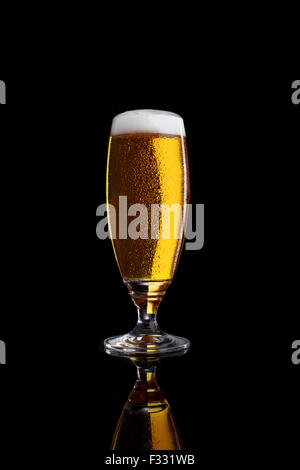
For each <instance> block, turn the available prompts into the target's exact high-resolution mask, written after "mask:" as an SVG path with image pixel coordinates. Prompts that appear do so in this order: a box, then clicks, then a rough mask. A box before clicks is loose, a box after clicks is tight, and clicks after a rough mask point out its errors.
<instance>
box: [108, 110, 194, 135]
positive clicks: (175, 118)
mask: <svg viewBox="0 0 300 470" xmlns="http://www.w3.org/2000/svg"><path fill="white" fill-rule="evenodd" d="M141 133H153V134H171V135H180V136H185V128H184V123H183V119H182V117H181V116H179V114H175V113H171V112H169V111H160V110H157V109H135V110H134V111H126V112H125V113H121V114H118V115H117V116H115V117H114V119H113V122H112V126H111V135H121V134H141Z"/></svg>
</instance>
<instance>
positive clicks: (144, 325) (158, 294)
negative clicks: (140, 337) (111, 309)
mask: <svg viewBox="0 0 300 470" xmlns="http://www.w3.org/2000/svg"><path fill="white" fill-rule="evenodd" d="M125 283H126V285H127V288H128V290H129V294H130V296H131V298H132V300H133V302H134V304H135V306H136V307H137V311H138V321H137V324H136V326H135V328H134V330H133V332H134V333H140V334H155V333H158V334H161V333H162V332H161V330H160V329H159V326H158V324H157V320H156V316H157V309H158V306H159V304H160V302H161V301H162V299H163V297H164V295H165V293H166V290H167V288H168V287H169V285H170V281H125Z"/></svg>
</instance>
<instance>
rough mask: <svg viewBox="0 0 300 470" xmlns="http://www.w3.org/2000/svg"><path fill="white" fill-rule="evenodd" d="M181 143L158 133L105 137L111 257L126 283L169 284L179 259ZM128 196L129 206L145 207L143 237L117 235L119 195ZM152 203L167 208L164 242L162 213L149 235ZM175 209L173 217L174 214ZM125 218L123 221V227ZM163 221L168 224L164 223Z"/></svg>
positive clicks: (183, 185) (184, 198) (183, 176)
mask: <svg viewBox="0 0 300 470" xmlns="http://www.w3.org/2000/svg"><path fill="white" fill-rule="evenodd" d="M187 174H188V163H187V150H186V139H185V137H182V136H176V135H163V134H150V133H149V134H148V133H139V134H124V135H114V136H111V137H110V143H109V157H108V169H107V201H108V203H110V204H112V205H113V206H114V207H115V209H116V231H115V235H116V238H115V239H113V247H114V251H115V256H116V259H117V261H118V265H119V269H120V272H121V275H122V277H123V278H124V279H128V280H133V279H134V280H152V281H160V280H170V279H172V278H173V275H174V272H175V270H176V267H177V263H178V260H179V257H180V253H181V249H182V245H183V241H184V235H183V229H184V224H185V222H186V204H187V203H188V200H189V184H188V178H187ZM123 195H124V196H127V205H128V208H129V207H130V206H132V205H133V204H143V205H144V206H145V207H146V209H147V215H146V220H145V219H144V220H143V214H142V221H143V222H144V224H145V225H146V227H147V233H146V234H145V236H148V238H144V239H143V238H137V239H131V238H130V236H128V234H127V238H126V239H121V238H120V237H119V229H120V227H119V216H120V214H119V211H120V207H119V196H123ZM153 205H159V206H162V205H167V206H168V207H169V208H170V207H171V209H172V207H173V208H174V210H171V211H170V219H169V220H170V234H169V237H168V238H163V234H162V230H163V217H164V211H161V212H160V213H159V214H158V216H159V219H158V227H157V229H158V230H157V233H156V234H155V238H151V235H152V236H153V226H151V221H153V217H151V214H152V215H153V209H152V206H153ZM176 210H177V211H178V213H176ZM129 223H130V216H129V217H128V224H129ZM166 223H168V220H166Z"/></svg>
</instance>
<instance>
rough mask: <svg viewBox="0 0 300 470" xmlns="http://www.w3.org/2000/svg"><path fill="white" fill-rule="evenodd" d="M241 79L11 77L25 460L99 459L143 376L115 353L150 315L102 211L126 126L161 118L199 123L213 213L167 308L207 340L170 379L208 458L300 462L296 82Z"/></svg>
mask: <svg viewBox="0 0 300 470" xmlns="http://www.w3.org/2000/svg"><path fill="white" fill-rule="evenodd" d="M0 70H1V74H2V73H3V72H2V69H0ZM170 77H171V78H170ZM244 77H245V76H244V75H240V76H239V75H238V74H235V75H232V76H230V75H222V77H221V78H217V79H216V78H211V77H205V76H203V75H201V74H199V76H197V77H195V75H193V78H191V79H190V78H189V76H188V77H185V79H184V80H183V79H181V78H180V77H178V76H176V75H173V74H171V73H170V74H169V75H164V76H157V75H155V77H154V78H153V77H148V79H147V80H146V79H145V75H143V74H142V75H141V76H134V77H133V78H132V77H130V78H129V79H128V77H127V80H119V79H118V78H116V77H114V78H112V79H111V80H108V81H107V82H108V83H107V82H106V81H105V83H104V82H102V81H101V77H100V74H96V75H93V74H88V75H84V76H83V77H82V76H80V77H77V78H78V79H77V80H76V83H74V82H70V81H69V80H68V79H67V78H61V79H60V81H59V83H56V86H55V87H54V86H53V82H52V81H48V80H47V81H45V82H44V81H43V80H41V79H40V77H39V78H38V79H37V78H35V79H34V78H32V77H31V78H30V79H29V78H28V77H27V79H26V77H24V76H22V80H21V79H20V77H19V78H16V77H7V76H4V74H3V75H1V77H0V78H1V79H4V80H6V83H7V99H8V103H7V106H6V107H5V108H4V107H2V108H1V142H2V144H1V147H2V149H1V154H2V155H1V157H2V175H1V177H2V183H3V184H2V186H1V189H2V214H3V216H4V217H3V220H5V223H4V226H3V231H2V234H3V237H4V241H3V257H4V258H5V262H4V263H3V266H4V267H3V271H4V272H3V278H4V280H3V308H2V309H1V310H2V312H1V325H0V326H1V330H0V333H1V334H0V337H1V339H3V340H5V341H6V343H7V365H6V366H5V367H1V376H2V377H1V392H2V393H3V398H2V400H3V403H5V408H4V409H5V412H7V416H6V414H5V417H7V427H6V430H7V431H6V437H8V438H12V437H13V436H17V437H19V438H20V439H19V440H18V442H20V446H22V448H23V443H24V449H25V447H26V453H28V455H30V453H31V451H32V450H33V449H34V447H35V446H38V447H39V448H43V447H44V446H45V448H46V449H47V450H46V455H47V456H48V458H49V459H50V458H51V456H52V457H54V456H55V455H56V453H57V451H58V450H62V451H63V453H62V455H63V457H61V458H65V459H66V461H69V459H73V458H74V457H75V458H76V459H77V458H79V456H82V457H83V461H84V462H85V463H86V464H89V463H90V464H91V463H92V462H93V463H94V464H97V462H100V461H102V456H103V455H106V454H107V453H108V449H109V446H110V442H111V439H112V435H113V432H114V428H115V425H116V423H117V420H118V417H119V415H120V413H121V410H122V406H123V404H124V403H125V401H126V399H127V396H128V394H129V392H130V390H131V388H132V386H133V384H134V381H135V369H134V366H133V365H132V364H130V362H129V361H126V360H120V359H116V358H112V357H108V356H105V355H104V354H103V352H102V351H101V344H102V342H103V339H104V338H105V337H107V336H111V335H117V334H121V333H124V332H127V331H129V330H130V329H131V327H132V326H133V325H134V324H135V320H136V313H135V307H134V305H133V303H132V302H131V300H130V298H129V296H128V294H127V290H126V287H125V285H123V282H122V280H121V277H120V274H119V272H118V268H117V264H116V262H115V260H114V256H113V250H112V247H111V244H110V241H109V240H106V241H100V240H98V239H97V237H96V234H95V230H96V225H97V222H98V221H99V218H97V217H96V218H95V219H94V216H95V212H96V208H97V207H98V205H99V204H101V203H103V202H104V201H105V171H106V156H107V144H108V137H109V131H110V125H111V120H112V118H113V116H114V115H115V114H117V113H118V112H121V111H125V110H128V109H134V108H157V109H166V110H170V111H174V112H177V113H179V114H181V115H182V117H183V118H184V121H185V127H186V132H187V145H188V152H189V162H190V176H191V202H192V203H194V204H195V203H204V204H205V245H204V247H203V249H202V250H200V251H186V250H184V251H183V253H182V257H181V261H180V263H179V268H178V271H177V273H176V276H175V279H174V282H173V284H172V285H171V287H170V288H169V290H168V293H167V295H166V297H165V299H164V300H163V303H162V304H161V306H160V310H159V323H160V326H161V328H162V329H163V330H165V331H168V332H170V333H174V334H179V335H182V336H186V337H188V338H189V339H190V340H191V343H192V347H191V350H190V351H189V352H188V354H187V355H185V356H183V357H181V358H175V359H165V360H163V361H162V362H161V364H160V366H159V372H158V380H159V383H160V385H161V388H162V390H163V391H164V392H165V395H166V397H167V399H168V400H169V402H170V404H171V407H172V409H173V411H174V414H175V418H176V420H177V423H178V426H179V429H180V431H181V434H182V438H183V443H184V446H185V448H186V449H191V450H193V449H194V450H196V449H197V450H199V451H200V455H201V458H202V461H203V462H207V463H210V464H211V465H213V464H214V463H215V462H220V461H222V462H227V463H231V464H233V463H237V464H241V463H243V462H244V460H243V459H245V460H246V461H249V460H251V461H252V459H253V461H257V460H258V458H259V459H260V461H261V460H262V459H263V461H265V462H269V461H270V460H271V459H274V458H275V459H276V460H278V459H280V458H282V459H283V460H282V461H283V462H286V459H287V458H292V457H293V453H294V452H295V451H296V449H297V447H296V442H297V441H296V439H297V433H299V431H297V427H296V425H297V422H299V405H298V398H299V386H298V381H297V379H298V377H299V373H300V369H299V368H300V366H295V365H293V364H292V363H291V354H292V350H291V344H292V342H293V341H294V340H295V339H299V329H298V326H297V319H298V312H297V285H298V279H297V266H298V260H299V248H298V243H297V242H298V239H299V237H298V234H299V230H298V223H297V219H298V210H297V202H298V187H297V185H298V182H297V171H296V168H297V159H298V153H299V150H298V149H299V143H298V142H299V110H300V106H298V108H297V106H295V105H293V104H292V102H291V84H292V82H293V80H287V79H280V78H276V79H274V78H271V77H264V78H262V77H261V76H257V75H253V76H252V77H250V76H249V75H248V76H247V77H248V78H244ZM78 87H79V88H80V92H78ZM45 101H46V102H45ZM297 420H298V421H297ZM16 429H17V431H16ZM27 438H29V441H30V442H31V445H30V446H29V447H28V446H25V442H27ZM241 451H242V452H241ZM261 451H262V452H263V454H262V457H261V456H260V453H261Z"/></svg>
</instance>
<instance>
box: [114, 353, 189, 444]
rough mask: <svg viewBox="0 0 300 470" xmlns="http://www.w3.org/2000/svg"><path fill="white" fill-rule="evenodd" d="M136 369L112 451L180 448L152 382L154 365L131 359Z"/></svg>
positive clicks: (164, 401) (172, 423) (170, 416)
mask: <svg viewBox="0 0 300 470" xmlns="http://www.w3.org/2000/svg"><path fill="white" fill-rule="evenodd" d="M131 360H132V361H133V362H134V363H135V365H136V367H137V380H136V383H135V385H134V387H133V389H132V391H131V392H130V395H129V397H128V400H127V402H126V403H125V406H124V407H123V411H122V414H121V416H120V418H119V421H118V424H117V427H116V430H115V433H114V437H113V440H112V444H111V449H112V450H121V451H122V450H173V449H183V446H182V441H181V437H180V433H179V430H178V427H177V425H176V421H175V418H174V415H173V412H172V409H171V407H170V405H169V402H168V400H167V399H166V397H165V396H164V394H163V393H162V391H161V390H160V387H159V385H158V383H157V379H156V368H157V365H158V362H155V360H154V359H153V358H152V360H151V358H150V359H149V360H148V356H147V359H146V360H145V361H143V360H139V359H137V358H131Z"/></svg>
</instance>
